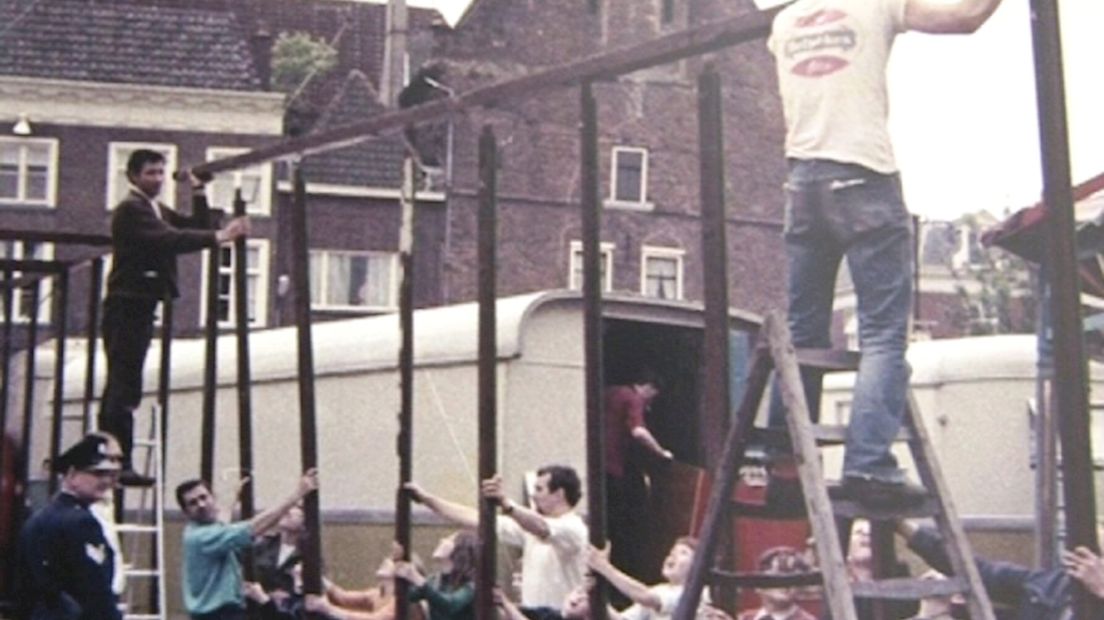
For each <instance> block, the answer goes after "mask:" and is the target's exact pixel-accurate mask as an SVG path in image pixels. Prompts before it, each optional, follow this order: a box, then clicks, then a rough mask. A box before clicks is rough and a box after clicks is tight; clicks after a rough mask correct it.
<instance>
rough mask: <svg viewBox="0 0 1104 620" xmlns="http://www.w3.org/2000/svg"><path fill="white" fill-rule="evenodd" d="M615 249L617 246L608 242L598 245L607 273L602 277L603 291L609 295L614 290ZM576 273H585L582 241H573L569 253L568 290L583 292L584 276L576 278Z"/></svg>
mask: <svg viewBox="0 0 1104 620" xmlns="http://www.w3.org/2000/svg"><path fill="white" fill-rule="evenodd" d="M615 249H616V246H615V245H614V244H613V243H610V242H608V241H603V242H601V243H599V244H598V251H599V252H600V253H601V258H602V260H604V261H605V264H606V272H605V274H604V275H603V277H602V290H603V291H604V292H607V293H608V292H610V291H612V290H613V252H614V250H615ZM576 271H577V272H578V273H579V274H582V272H583V242H582V241H572V242H571V246H570V248H569V249H568V253H567V288H569V289H571V290H573V291H578V290H582V288H583V278H582V275H580V276H579V277H576V276H575V273H576Z"/></svg>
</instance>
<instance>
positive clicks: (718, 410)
mask: <svg viewBox="0 0 1104 620" xmlns="http://www.w3.org/2000/svg"><path fill="white" fill-rule="evenodd" d="M723 117H724V108H723V100H722V97H721V79H720V76H719V75H718V74H717V72H716V70H715V69H714V68H713V67H712V66H707V67H706V68H705V70H704V71H703V72H702V73H701V75H700V76H698V149H699V150H700V155H699V166H700V174H701V181H700V183H701V186H700V192H701V194H700V198H701V235H702V263H703V265H702V269H703V283H704V293H705V312H704V313H705V329H704V333H703V348H702V357H703V362H704V366H705V368H704V373H705V375H704V377H703V383H704V386H703V393H702V411H703V414H704V415H703V424H702V426H703V428H704V429H706V430H707V435H706V437H710V438H712V437H715V438H716V439H711V440H710V441H707V442H706V455H707V464H708V466H709V467H710V469H713V470H716V469H717V468H718V467H719V466H720V464H722V463H724V462H725V461H726V459H725V458H724V456H725V455H724V454H723V453H724V451H725V450H724V447H725V445H724V443H722V442H723V441H724V438H725V436H726V435H727V432H726V429H728V428H729V427H730V421H729V370H728V365H729V353H728V332H729V329H728V245H727V241H726V235H725V200H724V133H723V128H722V119H723ZM748 385H749V386H750V385H751V382H750V380H749V383H748ZM727 460H731V458H730V459H727ZM734 468H735V465H734V464H733V465H732V467H731V468H726V469H734ZM722 473H727V474H729V475H730V476H731V479H734V478H735V472H727V471H722ZM714 484H715V485H721V484H723V482H722V477H718V478H717V479H715V480H714ZM715 488H716V489H717V490H716V491H715V492H720V493H723V492H725V491H724V489H727V488H729V486H727V485H726V486H718V487H715ZM707 527H708V529H707V530H703V532H707V533H713V532H718V531H720V530H721V529H722V528H720V527H719V526H716V525H713V526H707ZM718 538H719V537H718V536H716V535H714V536H712V538H711V539H705V537H704V536H703V540H702V541H701V543H702V544H700V546H699V548H698V553H697V554H695V558H694V566H693V568H692V569H691V574H690V579H691V583H688V584H687V587H686V588H685V589H684V590H683V597H682V600H680V601H679V608H678V613H677V615H676V617H678V618H693V617H694V612H695V610H697V608H698V602H699V601H700V600H701V590H702V586H703V584H705V583H706V581H707V575H708V573H709V571H710V569H711V568H712V563H713V556H714V551H715V549H716V547H717V545H718V543H719V540H718Z"/></svg>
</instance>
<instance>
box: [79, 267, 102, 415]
mask: <svg viewBox="0 0 1104 620" xmlns="http://www.w3.org/2000/svg"><path fill="white" fill-rule="evenodd" d="M103 269H104V260H103V257H102V256H97V257H96V258H94V259H92V264H91V270H90V271H89V274H88V325H87V326H86V330H85V334H86V335H85V339H86V340H87V345H85V349H86V351H85V355H86V357H85V363H84V400H83V401H82V403H81V407H82V409H81V413H82V415H81V434H82V435H83V434H87V433H88V431H89V430H90V429H91V427H92V401H94V400H96V336H97V335H98V334H97V331H98V330H99V328H100V289H101V288H103Z"/></svg>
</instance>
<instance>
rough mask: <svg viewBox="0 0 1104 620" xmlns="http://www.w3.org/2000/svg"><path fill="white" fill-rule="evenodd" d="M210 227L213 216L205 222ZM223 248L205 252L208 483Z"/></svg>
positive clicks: (202, 453)
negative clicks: (219, 285) (221, 254)
mask: <svg viewBox="0 0 1104 620" xmlns="http://www.w3.org/2000/svg"><path fill="white" fill-rule="evenodd" d="M208 221H209V223H210V224H211V226H212V228H213V227H214V222H215V218H214V217H213V214H212V216H211V219H210V220H208ZM221 252H222V248H221V247H219V246H215V247H213V248H211V249H210V250H207V287H206V288H207V298H206V299H205V300H204V303H205V308H206V315H207V317H206V319H207V321H206V323H205V329H204V343H205V347H204V350H203V351H204V356H203V361H204V363H203V414H202V416H203V417H202V420H203V421H202V427H201V430H200V449H199V475H200V477H201V478H203V479H204V480H206V481H208V482H209V483H213V482H214V476H215V407H216V400H217V398H216V397H217V395H218V336H219V334H218V284H219V261H220V256H219V254H220V253H221Z"/></svg>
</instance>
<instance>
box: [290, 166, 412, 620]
mask: <svg viewBox="0 0 1104 620" xmlns="http://www.w3.org/2000/svg"><path fill="white" fill-rule="evenodd" d="M293 185H294V201H293V204H292V207H291V255H292V260H291V264H292V282H293V285H294V289H295V326H296V332H297V333H298V336H299V337H298V351H299V441H300V452H301V454H302V461H303V469H312V468H315V467H318V434H317V431H316V429H315V407H314V351H313V344H312V340H311V298H310V290H311V289H310V246H309V243H310V235H309V234H308V231H307V183H306V180H305V179H304V178H303V168H302V166H300V165H299V164H298V162H296V163H295V164H294V181H293ZM318 496H319V492H318V491H315V492H314V493H311V494H309V495H307V497H306V498H305V499H304V500H303V513H304V515H305V516H306V527H307V535H306V540H305V541H304V542H305V545H304V546H305V548H304V549H303V591H304V592H305V593H307V594H320V593H321V592H322V573H321V571H320V570H319V563H320V557H319V556H320V553H321V551H322V545H321V541H322V533H321V531H320V526H321V519H319V510H318V504H319V502H318ZM399 606H400V607H401V605H399Z"/></svg>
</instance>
